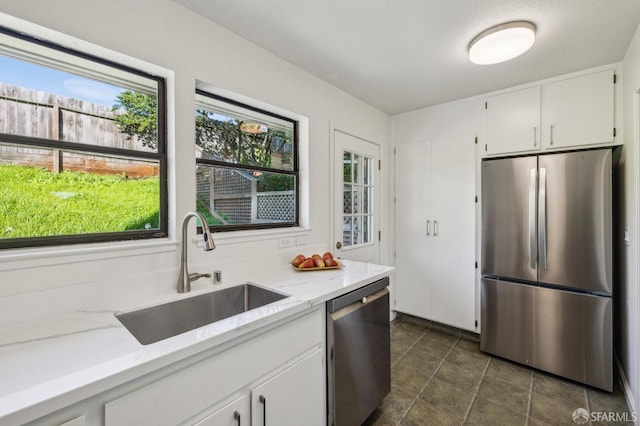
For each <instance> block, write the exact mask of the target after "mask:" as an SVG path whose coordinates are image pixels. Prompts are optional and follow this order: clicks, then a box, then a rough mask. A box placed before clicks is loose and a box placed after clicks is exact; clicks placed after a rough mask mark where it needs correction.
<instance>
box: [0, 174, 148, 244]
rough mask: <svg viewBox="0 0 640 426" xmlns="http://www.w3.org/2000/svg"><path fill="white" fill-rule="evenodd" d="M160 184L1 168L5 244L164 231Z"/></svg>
mask: <svg viewBox="0 0 640 426" xmlns="http://www.w3.org/2000/svg"><path fill="white" fill-rule="evenodd" d="M159 191H160V188H159V181H158V178H157V177H156V178H147V179H129V180H127V179H125V178H124V177H122V176H113V175H111V176H102V175H92V174H87V173H78V172H62V173H52V172H50V171H48V170H45V169H41V168H35V167H29V166H16V165H0V238H20V237H38V236H52V235H74V234H86V233H100V232H118V231H128V230H136V229H145V226H147V227H150V229H157V228H158V227H159V205H160V204H159V203H160V202H159V199H160V198H159V197H160V196H159Z"/></svg>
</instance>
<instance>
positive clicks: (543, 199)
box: [538, 167, 547, 269]
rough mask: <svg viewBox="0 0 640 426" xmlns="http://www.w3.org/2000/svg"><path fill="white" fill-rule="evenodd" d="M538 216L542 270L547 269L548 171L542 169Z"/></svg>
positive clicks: (539, 253)
mask: <svg viewBox="0 0 640 426" xmlns="http://www.w3.org/2000/svg"><path fill="white" fill-rule="evenodd" d="M538 209H539V212H538V215H539V218H540V221H539V223H538V233H539V235H538V240H539V242H538V244H540V250H539V252H538V255H539V257H540V268H541V269H547V169H545V168H544V167H541V168H540V189H539V190H538Z"/></svg>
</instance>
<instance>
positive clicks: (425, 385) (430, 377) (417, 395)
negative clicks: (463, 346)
mask: <svg viewBox="0 0 640 426" xmlns="http://www.w3.org/2000/svg"><path fill="white" fill-rule="evenodd" d="M431 331H432V330H431V329H430V328H429V329H427V332H425V333H424V334H423V335H422V337H420V338H419V339H418V340H417V341H416V342H415V343H414V344H413V345H412V346H411V348H409V350H408V351H407V353H408V352H409V351H410V350H411V349H413V347H414V346H416V345H417V344H418V342H419V341H420V340H422V339H423V338H424V337H425V336H426V335H427V334H429V333H430V332H431ZM458 340H459V338H458ZM458 340H456V341H455V343H454V344H453V345H451V347H450V348H449V350H448V351H447V353H446V354H445V355H444V356H443V357H442V359H441V360H440V362H439V363H438V366H437V367H436V368H435V369H434V370H433V372H432V373H431V375H430V376H429V379H428V380H427V381H426V382H425V384H424V385H423V386H422V388H420V391H419V392H418V393H417V394H416V396H415V398H413V399H412V401H411V404H409V407H408V408H407V410H406V411H405V412H404V413H403V414H402V416H401V417H400V420H399V421H398V423H396V425H401V424H402V422H403V421H404V420H405V418H406V417H407V415H408V414H409V412H410V411H411V409H412V408H413V406H414V405H415V404H416V402H418V399H420V395H422V392H424V390H425V389H426V388H427V386H428V385H429V383H431V381H432V380H433V379H434V377H435V376H436V374H437V373H438V370H440V367H442V364H444V361H445V360H446V358H447V357H448V356H449V354H450V353H451V351H452V350H453V348H454V347H455V346H456V344H457V343H458ZM463 422H464V420H463Z"/></svg>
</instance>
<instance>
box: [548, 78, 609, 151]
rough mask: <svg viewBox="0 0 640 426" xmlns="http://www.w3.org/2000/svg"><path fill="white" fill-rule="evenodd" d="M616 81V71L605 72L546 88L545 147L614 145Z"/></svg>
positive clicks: (559, 82)
mask: <svg viewBox="0 0 640 426" xmlns="http://www.w3.org/2000/svg"><path fill="white" fill-rule="evenodd" d="M613 79H614V76H613V70H606V71H601V72H597V73H593V74H588V75H585V76H582V77H577V78H571V79H567V80H562V81H558V82H555V83H550V84H545V85H543V86H542V114H541V123H542V129H543V132H542V145H543V147H544V148H545V149H552V148H566V147H574V146H575V147H577V146H584V145H595V144H607V143H611V142H613V140H614V130H613V128H614V124H613V123H614V117H613V111H614V108H613V102H614V86H613V84H614V83H613Z"/></svg>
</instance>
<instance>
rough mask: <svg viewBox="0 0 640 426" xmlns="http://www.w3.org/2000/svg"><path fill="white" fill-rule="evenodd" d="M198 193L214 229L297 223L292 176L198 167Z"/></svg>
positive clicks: (198, 198) (200, 208)
mask: <svg viewBox="0 0 640 426" xmlns="http://www.w3.org/2000/svg"><path fill="white" fill-rule="evenodd" d="M196 192H197V194H196V195H197V207H198V210H199V211H200V212H202V213H203V214H204V215H205V217H207V222H208V223H209V225H211V226H224V225H240V224H265V223H293V222H295V221H296V217H295V216H296V199H295V194H296V191H295V177H294V176H291V175H285V174H281V173H270V172H256V171H251V170H243V169H236V168H227V167H215V166H208V165H203V164H198V165H197V166H196Z"/></svg>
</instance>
